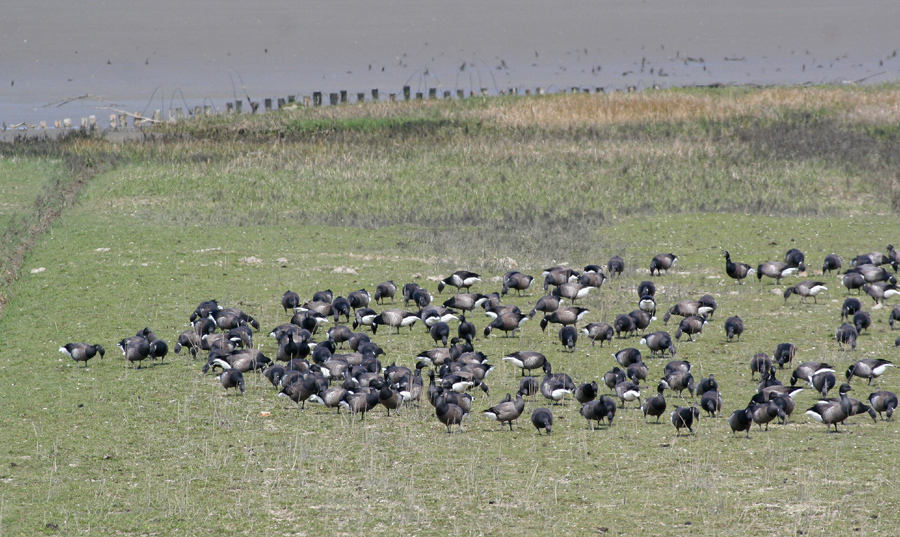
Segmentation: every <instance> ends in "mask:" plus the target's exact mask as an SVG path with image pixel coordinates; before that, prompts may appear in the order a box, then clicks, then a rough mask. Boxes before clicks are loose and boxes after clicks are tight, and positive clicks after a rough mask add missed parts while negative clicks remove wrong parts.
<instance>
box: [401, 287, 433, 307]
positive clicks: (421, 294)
mask: <svg viewBox="0 0 900 537" xmlns="http://www.w3.org/2000/svg"><path fill="white" fill-rule="evenodd" d="M433 299H434V298H433V297H432V296H431V293H429V292H428V290H427V289H421V288H420V289H416V290H415V291H413V293H412V295H411V298H410V300H412V301H413V303H415V305H416V306H419V307H420V308H424V307H425V306H427V305H429V304H431V301H432V300H433ZM407 303H408V301H406V300H404V301H403V306H404V307H405V306H406V304H407Z"/></svg>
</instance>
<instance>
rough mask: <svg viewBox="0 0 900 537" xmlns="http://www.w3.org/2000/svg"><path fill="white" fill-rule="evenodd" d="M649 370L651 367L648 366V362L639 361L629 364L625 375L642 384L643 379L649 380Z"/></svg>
mask: <svg viewBox="0 0 900 537" xmlns="http://www.w3.org/2000/svg"><path fill="white" fill-rule="evenodd" d="M649 372H650V368H648V367H647V364H645V363H643V362H639V363H636V364H631V365H630V366H628V367H627V368H626V369H625V376H626V377H628V378H629V379H631V382H634V383H635V384H640V383H641V381H644V380H647V373H649Z"/></svg>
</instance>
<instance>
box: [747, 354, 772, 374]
mask: <svg viewBox="0 0 900 537" xmlns="http://www.w3.org/2000/svg"><path fill="white" fill-rule="evenodd" d="M771 369H772V359H771V358H769V355H768V354H766V353H764V352H758V353H756V354H754V355H753V358H751V359H750V380H753V377H755V376H756V374H757V373H759V374H763V373H768V372H769V371H770V370H771Z"/></svg>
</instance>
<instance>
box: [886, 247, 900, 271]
mask: <svg viewBox="0 0 900 537" xmlns="http://www.w3.org/2000/svg"><path fill="white" fill-rule="evenodd" d="M887 253H888V260H889V261H890V263H891V268H893V269H894V272H897V270H898V269H900V251H897V250H894V245H893V244H888V245H887Z"/></svg>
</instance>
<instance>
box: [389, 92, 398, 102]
mask: <svg viewBox="0 0 900 537" xmlns="http://www.w3.org/2000/svg"><path fill="white" fill-rule="evenodd" d="M389 97H390V98H391V102H395V101H396V100H397V94H396V93H391V94H390V95H389Z"/></svg>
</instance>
